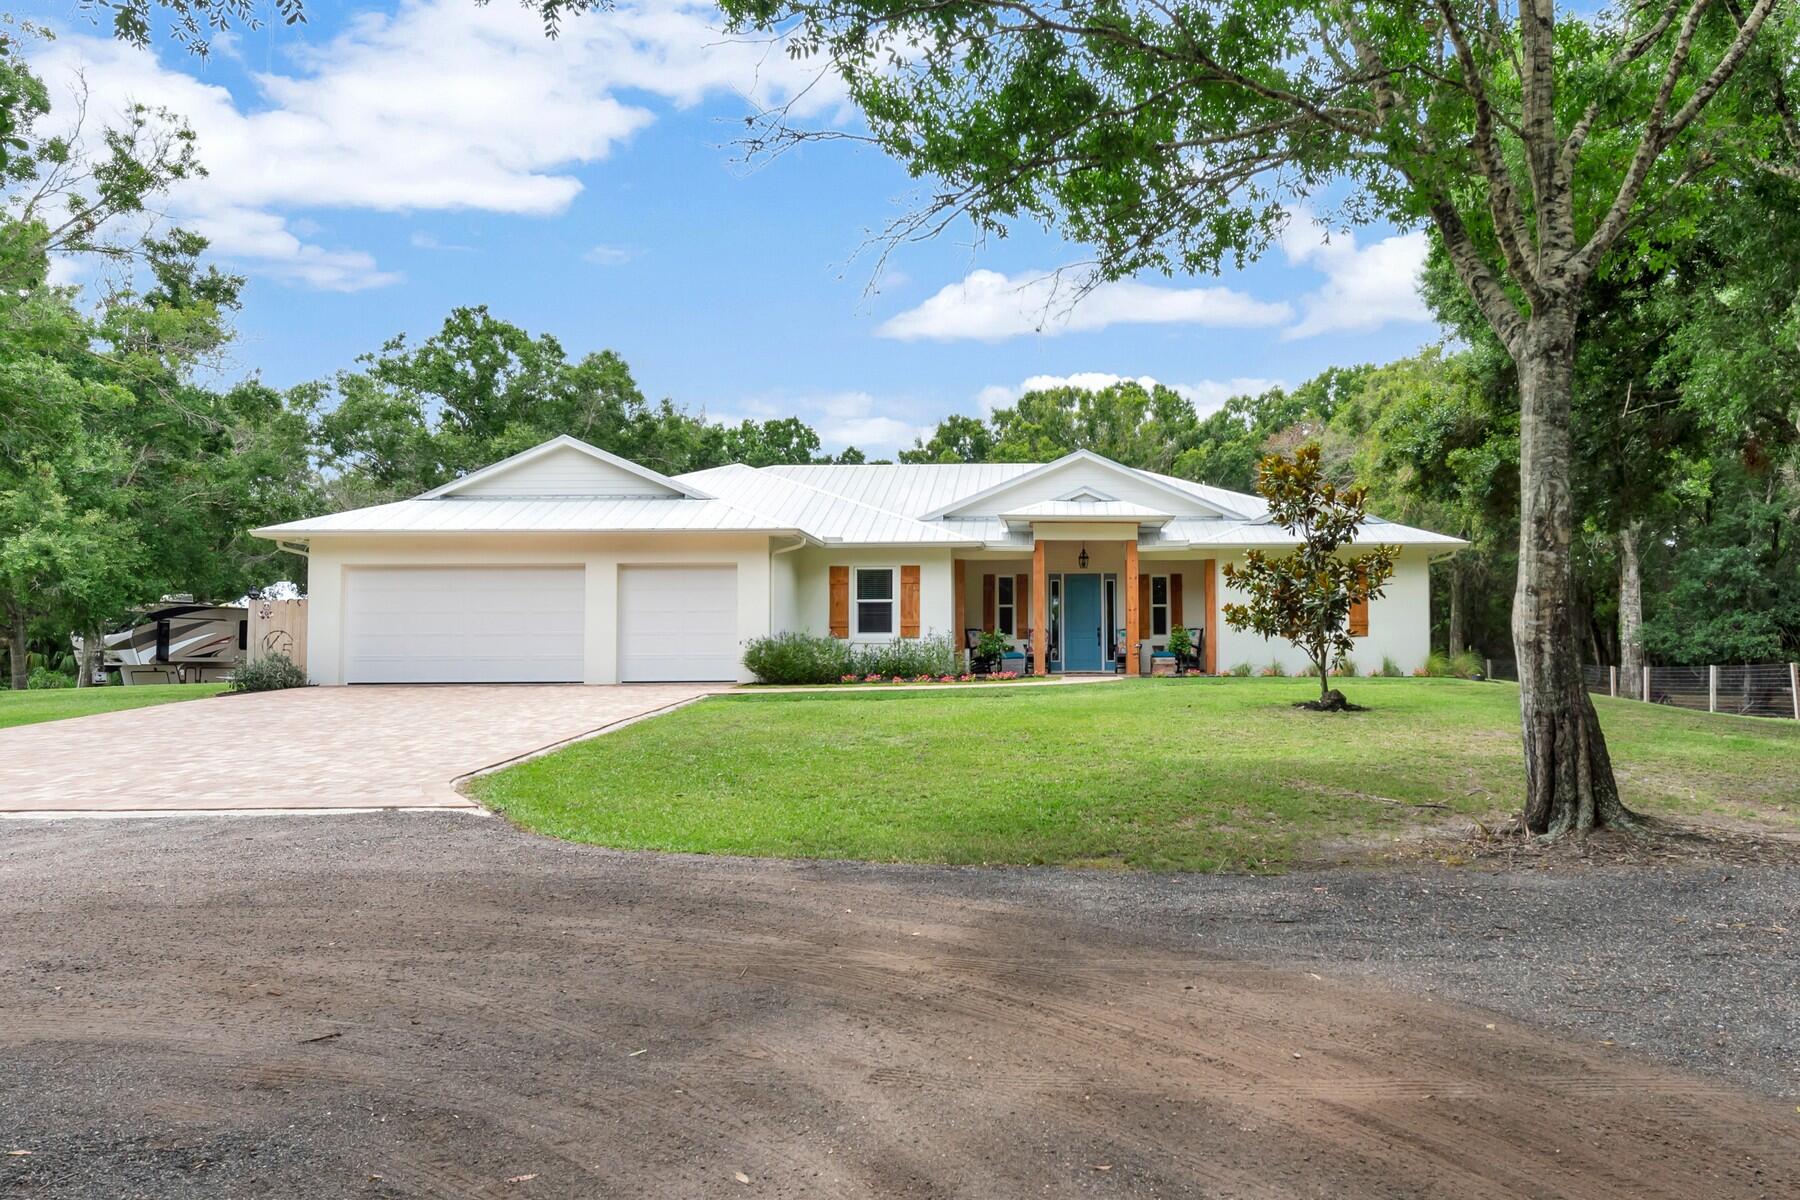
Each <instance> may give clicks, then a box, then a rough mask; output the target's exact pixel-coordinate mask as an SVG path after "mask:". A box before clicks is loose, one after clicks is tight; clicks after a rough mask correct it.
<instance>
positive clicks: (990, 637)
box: [974, 629, 1012, 671]
mask: <svg viewBox="0 0 1800 1200" xmlns="http://www.w3.org/2000/svg"><path fill="white" fill-rule="evenodd" d="M1011 649H1012V641H1011V640H1010V639H1009V638H1007V636H1006V635H1005V634H1004V633H1001V632H1000V631H999V630H998V629H984V630H982V632H981V636H979V637H977V638H976V639H975V652H974V658H975V662H976V663H977V664H978V665H979V666H980V668H981V669H982V670H984V671H997V670H999V669H1000V660H1001V658H1002V657H1003V656H1004V655H1005V654H1006V653H1007V651H1009V650H1011Z"/></svg>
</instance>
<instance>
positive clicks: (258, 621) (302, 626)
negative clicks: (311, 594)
mask: <svg viewBox="0 0 1800 1200" xmlns="http://www.w3.org/2000/svg"><path fill="white" fill-rule="evenodd" d="M271 654H285V655H287V656H288V657H289V658H291V659H293V660H294V662H295V664H296V665H298V666H299V667H301V668H302V669H304V668H305V666H306V601H304V600H252V601H251V602H250V636H249V645H248V646H247V647H246V648H245V652H244V657H245V659H246V660H247V661H249V662H259V661H261V660H262V659H264V658H266V657H268V656H269V655H271Z"/></svg>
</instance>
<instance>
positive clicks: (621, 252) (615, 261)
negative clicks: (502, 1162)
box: [581, 246, 637, 267]
mask: <svg viewBox="0 0 1800 1200" xmlns="http://www.w3.org/2000/svg"><path fill="white" fill-rule="evenodd" d="M581 257H582V258H583V259H584V260H585V261H587V262H591V263H593V264H594V265H595V266H596V267H622V266H624V265H625V264H626V263H628V262H630V261H631V260H632V259H634V258H636V257H637V251H636V250H631V249H627V248H626V247H624V246H595V247H594V248H593V249H591V250H589V251H588V252H587V253H586V254H583V255H582V256H581Z"/></svg>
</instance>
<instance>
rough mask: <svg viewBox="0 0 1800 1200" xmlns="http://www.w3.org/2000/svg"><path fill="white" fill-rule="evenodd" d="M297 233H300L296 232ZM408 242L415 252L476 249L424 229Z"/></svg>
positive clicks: (458, 251)
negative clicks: (447, 239)
mask: <svg viewBox="0 0 1800 1200" xmlns="http://www.w3.org/2000/svg"><path fill="white" fill-rule="evenodd" d="M294 224H296V225H297V224H299V222H294ZM295 232H299V231H298V230H296V231H295ZM407 240H408V242H410V243H411V244H412V247H413V249H415V250H443V251H449V252H453V253H458V254H462V253H467V252H468V251H471V250H473V249H474V248H475V247H473V246H464V245H462V244H460V243H458V242H446V241H444V240H443V239H442V238H440V237H438V236H437V235H436V234H433V233H427V232H426V231H425V230H423V229H415V230H413V233H412V236H411V237H410V238H408V239H407Z"/></svg>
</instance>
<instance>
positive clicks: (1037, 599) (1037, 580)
mask: <svg viewBox="0 0 1800 1200" xmlns="http://www.w3.org/2000/svg"><path fill="white" fill-rule="evenodd" d="M1049 611H1050V576H1049V573H1048V572H1047V571H1045V570H1044V543H1043V542H1042V541H1041V540H1039V541H1037V543H1036V544H1035V545H1034V546H1032V548H1031V669H1032V671H1033V673H1035V674H1037V675H1040V676H1041V675H1043V674H1044V672H1045V671H1046V670H1047V669H1048V662H1049V646H1050V619H1049V616H1048V614H1049Z"/></svg>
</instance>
